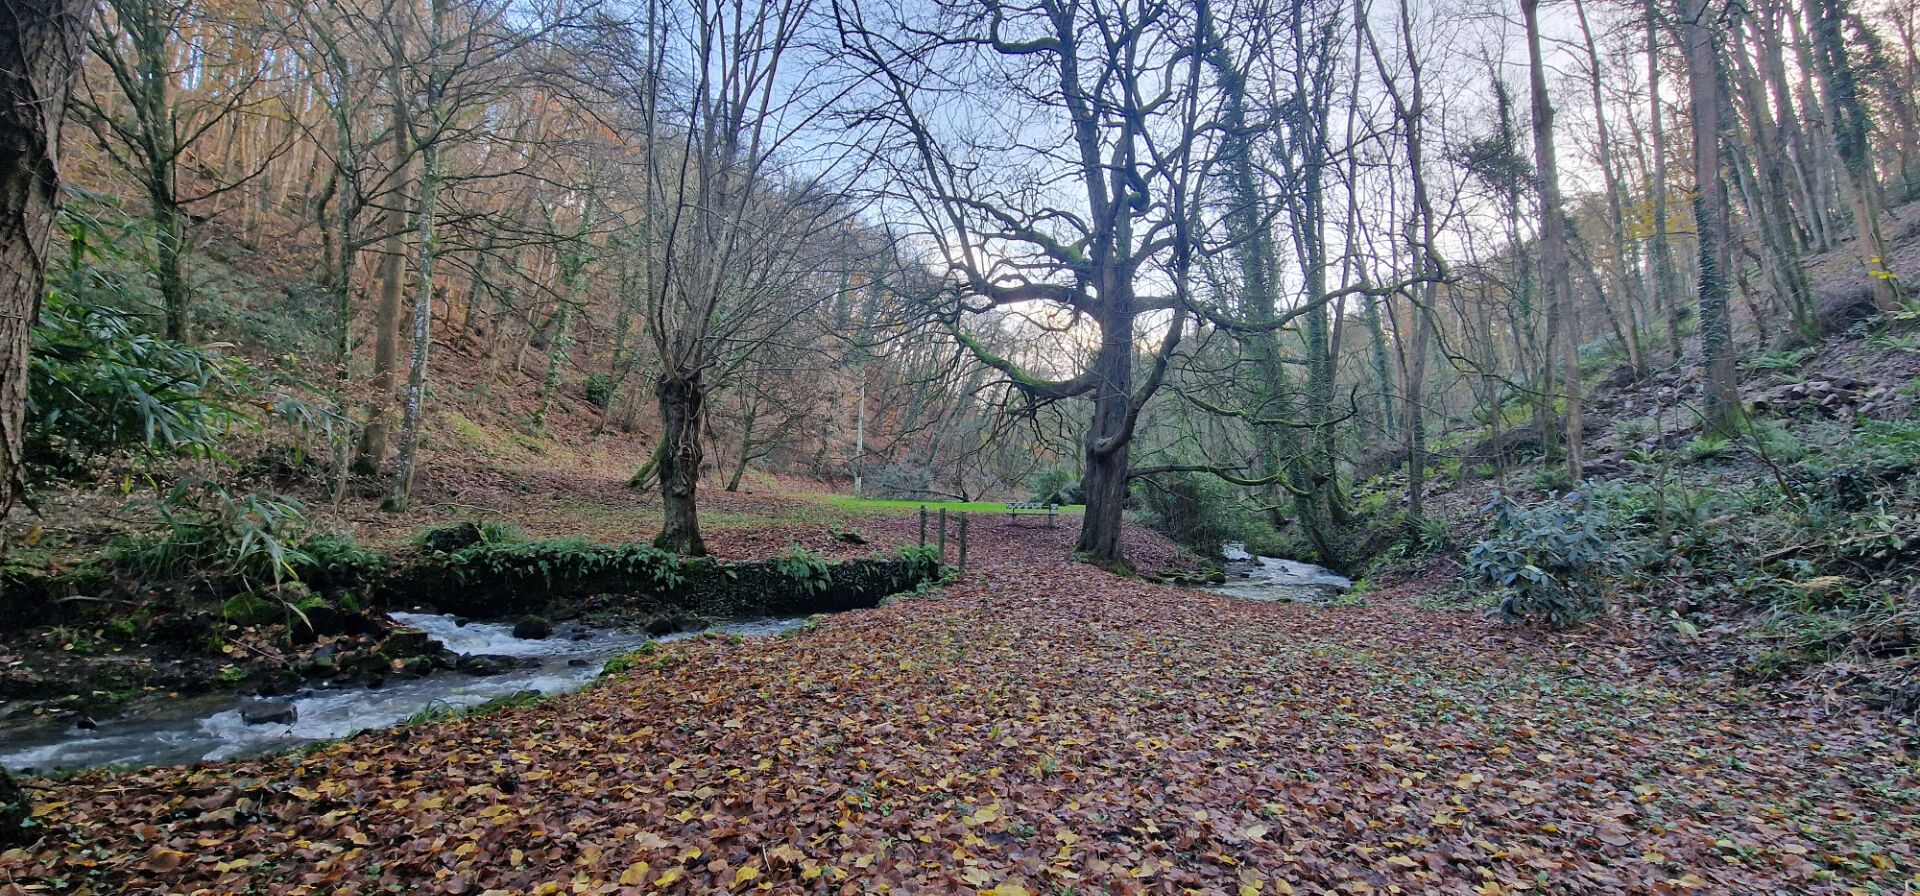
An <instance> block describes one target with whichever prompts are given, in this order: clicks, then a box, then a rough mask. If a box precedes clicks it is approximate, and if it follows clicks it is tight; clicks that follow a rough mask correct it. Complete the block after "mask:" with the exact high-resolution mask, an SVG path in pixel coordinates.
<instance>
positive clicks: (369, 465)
mask: <svg viewBox="0 0 1920 896" xmlns="http://www.w3.org/2000/svg"><path fill="white" fill-rule="evenodd" d="M411 151H412V146H411V145H410V143H409V141H408V139H407V113H406V106H405V100H404V99H396V100H395V101H394V105H393V163H394V164H395V165H397V166H400V168H401V173H400V175H399V176H398V177H396V178H395V179H394V186H393V191H392V193H391V194H390V195H389V196H388V197H387V210H386V220H385V228H386V232H387V247H386V257H384V258H382V259H380V304H379V306H378V308H376V309H375V312H374V319H373V383H372V393H371V394H370V395H368V396H367V424H366V428H365V429H363V430H361V432H360V447H359V449H358V450H357V451H356V452H355V456H354V459H353V468H354V469H355V470H357V471H359V472H361V473H373V472H376V471H378V470H379V469H380V464H381V463H383V462H385V461H386V459H387V439H388V436H389V434H390V433H391V432H392V428H393V421H392V416H393V393H394V374H395V371H396V369H397V368H398V367H399V359H400V306H401V304H402V302H401V300H402V298H403V296H404V294H405V290H406V282H405V281H406V265H407V260H406V251H407V232H406V231H407V180H408V178H407V176H406V174H407V172H406V169H407V168H409V167H411V165H412V160H411V159H410V158H408V154H409V153H410V152H411Z"/></svg>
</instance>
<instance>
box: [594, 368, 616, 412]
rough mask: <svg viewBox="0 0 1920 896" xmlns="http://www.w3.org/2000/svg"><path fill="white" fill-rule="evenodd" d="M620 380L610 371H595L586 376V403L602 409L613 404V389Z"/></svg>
mask: <svg viewBox="0 0 1920 896" xmlns="http://www.w3.org/2000/svg"><path fill="white" fill-rule="evenodd" d="M619 385H620V381H619V380H616V379H614V378H613V375H612V374H610V373H596V374H594V375H592V376H590V377H587V403H588V404H590V405H593V406H594V407H596V408H600V409H602V410H604V409H606V408H607V407H608V406H609V405H612V404H613V393H614V390H615V389H617V388H619Z"/></svg>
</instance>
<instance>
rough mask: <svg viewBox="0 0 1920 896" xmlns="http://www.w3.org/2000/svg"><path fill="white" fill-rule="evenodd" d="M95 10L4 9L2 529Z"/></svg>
mask: <svg viewBox="0 0 1920 896" xmlns="http://www.w3.org/2000/svg"><path fill="white" fill-rule="evenodd" d="M92 10H93V4H92V3H88V2H82V0H13V2H9V3H6V4H0V34H6V35H7V36H8V37H7V39H6V40H4V41H0V519H3V518H5V517H6V515H7V511H8V510H10V509H12V507H13V504H14V501H15V500H17V499H18V497H19V491H18V486H19V482H20V463H21V457H20V452H21V443H22V441H23V440H24V439H25V437H26V432H25V427H26V419H25V418H26V408H27V352H28V350H29V348H31V346H32V338H31V337H32V332H33V324H34V321H35V320H37V319H38V318H39V317H40V298H41V295H42V293H43V292H44V291H45V289H46V273H47V242H48V238H49V237H50V236H51V235H52V232H53V222H54V217H55V216H56V215H57V214H58V212H59V210H60V124H61V122H62V121H64V120H65V119H66V115H67V94H68V93H69V92H70V91H71V90H72V89H73V81H74V77H75V76H76V75H77V74H78V73H79V71H80V49H81V41H82V37H83V36H84V35H85V33H86V20H87V16H88V14H90V13H91V12H92Z"/></svg>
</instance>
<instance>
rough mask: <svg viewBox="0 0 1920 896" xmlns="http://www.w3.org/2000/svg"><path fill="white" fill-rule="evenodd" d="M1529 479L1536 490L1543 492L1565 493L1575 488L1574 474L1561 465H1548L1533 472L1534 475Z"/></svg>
mask: <svg viewBox="0 0 1920 896" xmlns="http://www.w3.org/2000/svg"><path fill="white" fill-rule="evenodd" d="M1528 479H1529V480H1530V481H1531V482H1532V483H1533V487H1534V488H1537V489H1539V490H1541V491H1543V492H1564V491H1568V490H1570V489H1572V488H1573V476H1572V474H1570V473H1569V472H1568V471H1567V468H1566V467H1564V466H1562V465H1560V464H1547V465H1546V466H1544V467H1541V468H1540V469H1538V470H1535V471H1533V475H1531V476H1529V477H1528Z"/></svg>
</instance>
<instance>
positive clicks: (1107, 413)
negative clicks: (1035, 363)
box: [1076, 267, 1133, 568]
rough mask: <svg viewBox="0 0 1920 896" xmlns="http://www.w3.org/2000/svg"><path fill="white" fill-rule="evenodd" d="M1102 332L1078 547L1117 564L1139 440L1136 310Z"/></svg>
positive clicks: (1106, 323) (1113, 319) (1090, 557)
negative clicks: (1136, 437) (1135, 398)
mask: <svg viewBox="0 0 1920 896" xmlns="http://www.w3.org/2000/svg"><path fill="white" fill-rule="evenodd" d="M1106 276H1107V278H1108V279H1109V280H1116V279H1117V278H1119V277H1120V276H1122V275H1121V274H1120V273H1119V272H1118V271H1115V270H1113V269H1112V268H1111V267H1109V268H1108V270H1107V272H1106ZM1107 285H1108V286H1109V287H1110V288H1112V290H1113V291H1106V290H1103V294H1104V295H1107V296H1110V297H1113V298H1114V299H1116V300H1118V299H1119V297H1120V294H1121V293H1122V292H1123V291H1124V290H1125V289H1126V287H1124V286H1120V285H1119V284H1117V283H1109V284H1107ZM1131 299H1132V296H1131V293H1130V292H1129V293H1126V298H1125V303H1126V305H1128V306H1131V304H1132V301H1131ZM1117 303H1118V302H1117V301H1116V304H1117ZM1100 332H1101V340H1100V351H1099V353H1098V354H1097V355H1095V356H1094V360H1093V364H1094V370H1095V374H1094V375H1095V377H1096V378H1097V379H1098V380H1099V385H1097V386H1095V387H1094V390H1093V420H1092V422H1091V424H1090V425H1088V427H1087V438H1086V443H1085V447H1086V462H1087V468H1086V471H1085V473H1084V474H1082V476H1081V480H1080V487H1081V490H1082V491H1083V492H1084V493H1085V494H1086V499H1087V509H1086V514H1085V515H1084V517H1083V518H1082V520H1081V522H1080V541H1079V544H1078V545H1077V546H1076V550H1078V551H1079V552H1080V554H1081V555H1082V556H1083V557H1084V558H1085V559H1086V560H1087V561H1088V562H1090V563H1093V564H1096V565H1099V566H1104V567H1109V568H1112V567H1115V566H1119V565H1120V564H1121V563H1122V562H1123V561H1124V553H1123V551H1122V549H1121V545H1120V530H1121V523H1122V519H1121V514H1122V511H1124V510H1125V509H1126V505H1127V473H1128V463H1129V459H1130V455H1131V453H1132V446H1133V439H1132V435H1133V432H1132V429H1133V426H1132V416H1133V413H1132V412H1133V315H1132V314H1125V315H1111V316H1109V318H1108V319H1106V320H1102V321H1101V322H1100Z"/></svg>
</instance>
